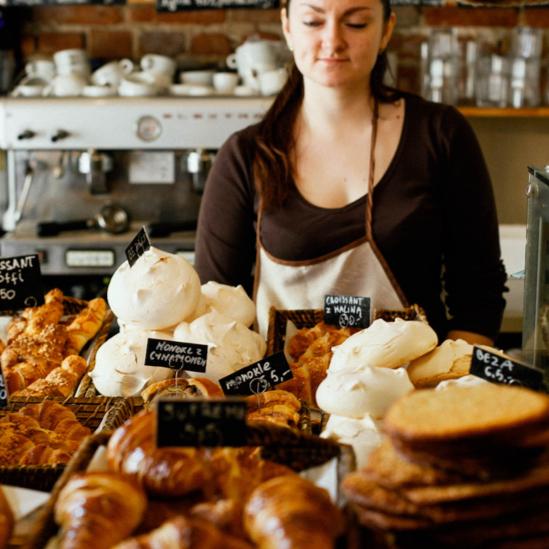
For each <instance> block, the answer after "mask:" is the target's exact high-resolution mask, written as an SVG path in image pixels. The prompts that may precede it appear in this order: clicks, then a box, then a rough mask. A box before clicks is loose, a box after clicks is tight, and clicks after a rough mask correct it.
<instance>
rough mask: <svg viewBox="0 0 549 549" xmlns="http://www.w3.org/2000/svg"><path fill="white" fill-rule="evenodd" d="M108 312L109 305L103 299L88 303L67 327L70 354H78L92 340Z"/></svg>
mask: <svg viewBox="0 0 549 549" xmlns="http://www.w3.org/2000/svg"><path fill="white" fill-rule="evenodd" d="M106 312H107V303H106V302H105V300H104V299H103V298H101V297H96V298H95V299H92V300H91V301H89V302H88V305H87V307H85V308H84V309H83V310H82V311H80V313H78V315H76V317H75V318H74V320H73V321H72V322H71V323H70V324H69V325H68V326H67V350H68V353H69V354H78V353H79V352H80V351H81V350H82V348H83V347H84V345H86V343H87V342H88V341H89V340H90V339H92V338H93V337H94V336H95V334H97V332H98V331H99V328H100V327H101V325H102V324H103V320H104V319H105V314H106Z"/></svg>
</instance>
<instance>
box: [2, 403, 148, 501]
mask: <svg viewBox="0 0 549 549" xmlns="http://www.w3.org/2000/svg"><path fill="white" fill-rule="evenodd" d="M52 400H55V401H56V402H59V403H61V404H63V405H64V406H66V407H67V408H69V409H70V410H72V412H73V413H74V415H75V416H76V418H77V419H78V421H79V422H80V423H82V425H85V426H86V427H88V428H89V429H91V430H92V431H95V432H101V431H110V430H112V429H115V428H116V427H118V426H119V425H122V423H123V422H124V421H125V420H126V419H128V418H129V417H130V416H132V415H133V414H135V413H136V411H137V406H136V405H135V403H134V402H133V401H132V400H127V399H121V398H107V397H96V398H94V399H81V398H74V397H71V398H68V399H65V400H61V399H52ZM43 401H44V399H42V398H38V397H36V398H26V399H17V398H13V399H11V400H10V403H9V406H8V408H6V409H3V410H1V411H0V417H1V416H2V414H4V413H6V411H7V412H15V411H17V410H19V409H21V408H23V407H24V406H26V405H27V404H39V403H41V402H43ZM65 467H66V464H59V465H27V466H13V467H10V466H5V467H0V484H8V485H11V486H20V487H23V488H31V489H34V490H43V491H50V490H51V489H52V487H53V486H54V484H55V482H56V481H57V479H58V478H59V477H60V476H61V473H62V472H63V470H64V469H65Z"/></svg>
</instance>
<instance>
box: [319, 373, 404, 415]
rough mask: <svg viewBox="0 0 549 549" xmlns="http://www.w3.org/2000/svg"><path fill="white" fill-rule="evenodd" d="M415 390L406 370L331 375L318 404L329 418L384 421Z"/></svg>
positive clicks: (322, 387) (322, 389) (323, 386)
mask: <svg viewBox="0 0 549 549" xmlns="http://www.w3.org/2000/svg"><path fill="white" fill-rule="evenodd" d="M413 388H414V386H413V385H412V382H411V381H410V379H409V378H408V374H407V373H406V369H405V368H396V369H391V368H379V367H375V366H373V367H371V366H367V367H365V368H362V369H361V370H359V371H354V372H335V373H333V372H332V373H328V376H327V377H326V378H325V379H324V380H323V381H322V383H321V384H320V385H319V386H318V389H317V391H316V401H317V403H318V405H319V406H320V407H321V408H322V409H323V410H325V411H326V412H328V413H330V414H336V415H339V416H346V417H354V418H357V419H360V418H363V417H365V416H366V415H371V416H372V417H373V418H381V417H383V415H384V414H385V412H386V411H387V410H388V409H389V407H390V406H391V404H393V402H394V401H395V400H397V399H398V398H400V397H401V396H402V395H404V394H406V393H408V392H409V391H411V390H412V389H413Z"/></svg>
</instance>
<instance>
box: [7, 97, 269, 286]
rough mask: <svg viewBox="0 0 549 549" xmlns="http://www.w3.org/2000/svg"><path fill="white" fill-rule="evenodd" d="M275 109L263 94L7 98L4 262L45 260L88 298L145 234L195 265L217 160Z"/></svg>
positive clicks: (51, 272) (52, 279)
mask: <svg viewBox="0 0 549 549" xmlns="http://www.w3.org/2000/svg"><path fill="white" fill-rule="evenodd" d="M269 104H270V100H269V99H268V98H267V99H266V98H263V97H207V98H198V97H197V98H193V97H184V98H183V97H173V98H170V97H136V98H134V97H131V98H125V97H112V98H85V97H80V98H51V97H48V98H23V97H19V98H15V97H5V98H2V99H1V100H0V148H2V149H4V150H5V151H6V152H5V154H6V171H5V175H6V177H5V185H6V190H5V195H6V202H7V206H6V209H5V212H4V214H3V217H2V228H3V229H4V231H5V234H4V236H3V238H2V239H1V240H0V246H1V255H2V256H4V257H9V256H17V255H25V254H34V253H37V254H38V255H39V257H40V260H41V270H42V274H43V275H44V284H45V285H46V286H51V287H52V286H58V287H61V288H62V289H64V290H65V291H66V292H68V293H71V294H72V295H76V296H78V297H90V296H93V295H98V294H100V293H101V291H102V289H104V287H105V284H106V283H107V282H108V277H109V275H111V274H112V273H113V272H114V270H115V269H116V268H117V266H118V265H120V264H121V263H122V262H123V261H124V260H125V248H126V247H127V245H128V244H129V242H130V241H131V239H132V238H133V236H134V235H135V234H136V233H137V231H138V230H139V229H140V228H141V227H142V226H145V227H147V229H148V232H149V236H150V239H151V241H152V244H153V245H154V246H157V247H159V248H161V249H163V250H166V251H169V252H172V253H177V254H182V255H183V256H185V257H187V258H188V259H189V260H191V261H192V260H193V256H194V240H195V229H196V220H197V215H198V209H199V204H200V196H201V193H202V190H203V188H204V182H205V180H206V176H207V173H208V170H209V167H210V166H211V163H212V161H213V159H214V158H215V152H216V150H217V149H219V147H220V146H221V144H222V143H223V142H224V141H225V140H226V139H227V137H229V135H230V134H232V133H233V132H235V131H237V130H239V129H241V128H243V127H245V126H247V125H249V124H253V123H255V122H257V121H258V120H259V119H260V118H261V117H262V115H263V113H264V112H265V110H266V109H267V108H268V106H269Z"/></svg>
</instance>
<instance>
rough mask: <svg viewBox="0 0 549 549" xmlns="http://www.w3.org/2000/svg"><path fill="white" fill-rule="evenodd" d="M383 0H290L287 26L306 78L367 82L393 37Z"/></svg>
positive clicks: (332, 84)
mask: <svg viewBox="0 0 549 549" xmlns="http://www.w3.org/2000/svg"><path fill="white" fill-rule="evenodd" d="M394 24H395V16H394V14H391V16H390V18H389V19H388V20H387V21H385V20H384V18H383V6H382V3H381V0H291V2H290V6H289V8H288V10H286V9H283V10H282V29H283V31H284V35H285V37H286V41H287V43H288V46H289V47H290V48H291V49H293V53H294V59H295V63H296V65H297V68H298V69H299V70H300V72H301V73H302V74H303V77H304V79H305V82H307V80H311V81H312V82H315V83H316V84H319V85H322V86H328V87H349V86H351V87H353V86H356V85H358V86H365V88H364V89H367V86H368V85H369V82H370V73H371V72H372V69H373V67H374V64H375V62H376V59H377V56H378V54H379V52H380V51H383V50H384V49H385V48H386V47H387V44H388V42H389V39H390V38H391V34H392V31H393V27H394Z"/></svg>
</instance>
